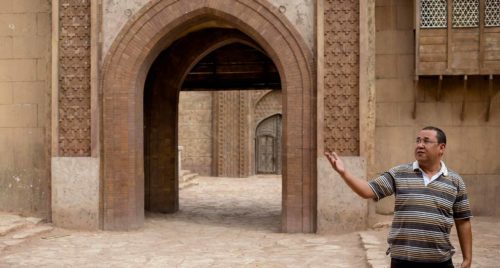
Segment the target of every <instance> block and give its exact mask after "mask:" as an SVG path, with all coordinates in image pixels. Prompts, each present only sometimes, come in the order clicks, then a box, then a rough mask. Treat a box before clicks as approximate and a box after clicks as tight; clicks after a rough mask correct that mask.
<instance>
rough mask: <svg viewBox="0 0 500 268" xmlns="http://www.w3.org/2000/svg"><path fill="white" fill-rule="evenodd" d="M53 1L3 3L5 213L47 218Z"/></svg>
mask: <svg viewBox="0 0 500 268" xmlns="http://www.w3.org/2000/svg"><path fill="white" fill-rule="evenodd" d="M49 12H50V1H48V0H2V1H0V155H1V157H0V210H5V211H16V212H22V213H24V214H29V215H37V216H41V217H46V218H47V217H48V215H49V214H48V213H49V200H50V199H49V197H50V192H49V183H50V179H49V170H50V162H49V146H50V137H49V136H48V134H49V135H50V132H49V131H50V120H49V118H50V83H49V78H50V61H49V60H50V39H51V37H50V34H51V29H50V28H51V18H50V13H49Z"/></svg>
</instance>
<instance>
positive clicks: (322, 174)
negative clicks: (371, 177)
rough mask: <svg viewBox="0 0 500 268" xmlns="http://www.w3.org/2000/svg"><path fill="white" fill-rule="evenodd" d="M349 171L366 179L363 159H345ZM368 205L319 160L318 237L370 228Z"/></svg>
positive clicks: (323, 158)
mask: <svg viewBox="0 0 500 268" xmlns="http://www.w3.org/2000/svg"><path fill="white" fill-rule="evenodd" d="M342 160H343V161H344V163H345V166H346V168H347V169H348V170H349V171H350V172H351V173H352V174H353V175H354V176H356V177H358V178H362V179H366V163H365V160H364V159H363V158H361V157H342ZM367 212H368V201H366V200H365V199H363V198H361V197H359V196H358V195H357V194H356V193H354V192H353V191H352V190H351V189H350V188H349V186H347V184H345V182H344V181H343V179H342V178H341V177H340V176H339V175H338V174H337V172H335V170H333V168H332V166H331V165H330V163H329V162H328V160H327V159H326V158H325V157H320V158H319V159H318V233H335V234H338V233H348V232H353V231H358V230H363V229H365V228H366V225H367Z"/></svg>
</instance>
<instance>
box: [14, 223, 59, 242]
mask: <svg viewBox="0 0 500 268" xmlns="http://www.w3.org/2000/svg"><path fill="white" fill-rule="evenodd" d="M53 229H54V227H52V226H48V225H45V226H44V225H40V226H35V227H33V228H26V229H23V230H21V231H20V232H17V233H16V234H14V235H13V236H12V238H13V239H27V238H31V237H34V236H37V235H41V234H44V233H47V232H50V231H52V230H53Z"/></svg>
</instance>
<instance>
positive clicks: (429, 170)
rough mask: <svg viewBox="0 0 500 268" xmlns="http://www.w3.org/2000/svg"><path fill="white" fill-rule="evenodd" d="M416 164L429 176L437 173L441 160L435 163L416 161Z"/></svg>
mask: <svg viewBox="0 0 500 268" xmlns="http://www.w3.org/2000/svg"><path fill="white" fill-rule="evenodd" d="M418 166H419V167H420V169H421V170H422V171H423V172H425V174H427V175H429V176H433V175H434V174H436V173H438V172H439V170H441V161H438V162H437V163H420V162H419V163H418Z"/></svg>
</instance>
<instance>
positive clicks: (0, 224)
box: [0, 212, 54, 253]
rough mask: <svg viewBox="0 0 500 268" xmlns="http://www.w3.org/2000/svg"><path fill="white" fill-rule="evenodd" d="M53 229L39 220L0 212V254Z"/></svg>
mask: <svg viewBox="0 0 500 268" xmlns="http://www.w3.org/2000/svg"><path fill="white" fill-rule="evenodd" d="M53 229H54V227H52V226H50V225H49V224H46V223H43V221H42V219H39V218H32V217H28V218H24V217H21V216H18V215H14V214H9V213H3V212H0V253H1V252H2V251H4V250H5V249H7V248H8V247H12V246H16V245H19V244H22V243H23V242H26V241H28V240H30V239H31V238H33V237H36V236H38V235H41V234H43V233H47V232H50V231H52V230H53Z"/></svg>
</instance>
